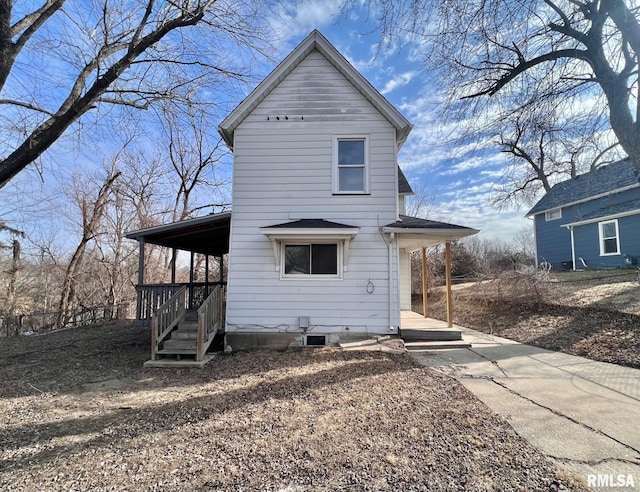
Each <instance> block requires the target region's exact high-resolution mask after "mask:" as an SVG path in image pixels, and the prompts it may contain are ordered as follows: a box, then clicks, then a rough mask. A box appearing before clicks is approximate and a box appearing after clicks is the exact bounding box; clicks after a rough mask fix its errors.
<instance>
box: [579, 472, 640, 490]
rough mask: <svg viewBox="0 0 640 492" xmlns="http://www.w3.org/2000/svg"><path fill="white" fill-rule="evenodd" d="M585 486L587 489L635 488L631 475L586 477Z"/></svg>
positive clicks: (599, 474)
mask: <svg viewBox="0 0 640 492" xmlns="http://www.w3.org/2000/svg"><path fill="white" fill-rule="evenodd" d="M587 486H589V487H635V486H636V484H635V482H634V480H633V475H624V474H619V475H613V474H611V475H605V474H601V473H598V474H594V475H591V474H590V475H587Z"/></svg>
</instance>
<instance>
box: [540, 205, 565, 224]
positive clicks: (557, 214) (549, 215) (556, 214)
mask: <svg viewBox="0 0 640 492" xmlns="http://www.w3.org/2000/svg"><path fill="white" fill-rule="evenodd" d="M544 218H545V220H546V221H547V222H549V221H550V220H558V219H561V218H562V209H561V208H554V209H553V210H547V211H546V212H545V214H544Z"/></svg>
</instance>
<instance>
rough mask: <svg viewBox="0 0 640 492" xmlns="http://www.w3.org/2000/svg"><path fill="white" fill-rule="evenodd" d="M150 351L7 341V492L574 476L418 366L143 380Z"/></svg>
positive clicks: (387, 358)
mask: <svg viewBox="0 0 640 492" xmlns="http://www.w3.org/2000/svg"><path fill="white" fill-rule="evenodd" d="M147 339H148V333H147V330H140V329H136V328H133V327H131V326H128V325H109V326H105V327H93V328H85V329H76V330H69V331H67V332H61V333H54V334H50V335H44V336H38V337H22V338H20V339H10V340H5V342H6V343H5V346H4V351H3V355H2V356H0V369H1V371H2V372H1V373H2V375H3V380H2V381H1V382H0V392H1V393H2V398H0V412H1V413H2V415H3V419H2V423H1V424H0V487H2V488H3V489H5V490H7V489H8V490H27V491H30V490H175V489H183V490H283V491H284V490H286V491H298V490H314V491H315V490H437V491H440V490H461V491H462V490H465V491H466V490H549V486H550V485H551V484H552V482H553V481H554V480H561V478H562V477H563V475H562V474H561V472H557V471H556V470H555V468H554V467H553V465H551V464H550V463H549V462H548V461H546V459H545V458H544V457H543V456H542V455H540V454H539V453H538V452H537V451H536V450H535V449H534V448H532V447H531V446H529V445H528V444H527V443H526V442H525V441H524V440H523V439H521V438H520V437H519V436H517V435H516V434H515V433H514V431H513V430H512V429H511V427H509V426H508V424H506V423H505V422H504V421H503V420H501V419H500V418H498V417H496V416H495V415H494V414H492V413H491V412H490V411H489V410H488V409H487V408H486V407H485V406H484V405H483V404H482V403H480V402H479V401H478V400H477V399H475V398H474V397H473V396H472V395H471V394H470V393H469V392H467V391H466V390H465V389H464V388H463V387H462V386H461V385H459V384H458V383H457V382H456V381H455V380H453V379H450V378H447V377H445V376H443V375H440V374H438V373H435V372H432V371H430V370H428V369H426V368H423V367H418V366H417V365H416V364H415V363H414V362H413V360H412V359H411V358H409V357H408V356H406V355H393V354H384V353H378V352H376V353H371V352H342V351H339V350H338V349H328V348H327V349H315V350H314V349H304V350H295V351H287V352H268V351H258V352H252V353H239V354H235V355H232V356H219V357H217V358H216V359H215V360H214V361H213V362H212V363H211V364H209V365H208V366H207V367H206V368H205V369H203V370H197V369H196V370H186V369H183V370H158V369H147V370H144V369H142V368H141V362H142V360H144V359H145V358H146V355H147V353H148V345H147ZM578 488H579V486H578Z"/></svg>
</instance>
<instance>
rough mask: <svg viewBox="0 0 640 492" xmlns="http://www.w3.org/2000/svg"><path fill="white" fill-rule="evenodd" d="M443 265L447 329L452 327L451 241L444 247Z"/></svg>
mask: <svg viewBox="0 0 640 492" xmlns="http://www.w3.org/2000/svg"><path fill="white" fill-rule="evenodd" d="M444 265H445V277H446V283H447V327H448V328H451V327H452V326H453V299H452V296H451V241H447V242H446V243H445V245H444Z"/></svg>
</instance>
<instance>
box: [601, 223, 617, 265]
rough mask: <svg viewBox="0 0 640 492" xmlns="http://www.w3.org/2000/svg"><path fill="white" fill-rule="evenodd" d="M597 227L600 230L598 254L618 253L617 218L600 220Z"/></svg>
mask: <svg viewBox="0 0 640 492" xmlns="http://www.w3.org/2000/svg"><path fill="white" fill-rule="evenodd" d="M598 229H599V231H600V255H601V256H607V255H619V254H620V236H619V234H618V219H615V220H607V221H605V222H600V223H599V224H598Z"/></svg>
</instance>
